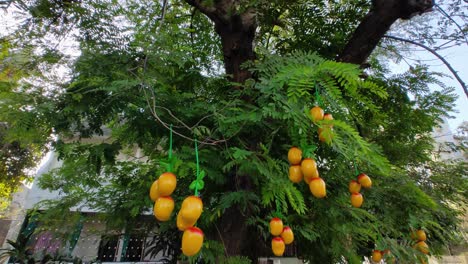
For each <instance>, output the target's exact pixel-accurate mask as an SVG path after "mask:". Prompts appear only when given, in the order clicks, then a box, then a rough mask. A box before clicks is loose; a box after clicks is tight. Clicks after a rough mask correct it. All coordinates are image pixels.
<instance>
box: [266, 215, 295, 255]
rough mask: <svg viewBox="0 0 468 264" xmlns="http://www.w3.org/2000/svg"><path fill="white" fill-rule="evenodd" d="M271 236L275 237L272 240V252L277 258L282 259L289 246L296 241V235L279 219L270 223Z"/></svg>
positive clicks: (274, 219)
mask: <svg viewBox="0 0 468 264" xmlns="http://www.w3.org/2000/svg"><path fill="white" fill-rule="evenodd" d="M270 234H272V235H273V236H274V238H273V239H272V240H271V250H272V251H273V254H274V255H275V256H278V257H281V256H283V254H284V250H285V249H286V246H285V245H289V244H291V243H292V242H293V241H294V233H293V231H292V229H291V228H290V227H289V226H284V227H283V221H282V220H281V219H279V218H277V217H275V218H272V219H271V221H270Z"/></svg>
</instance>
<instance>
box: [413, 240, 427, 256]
mask: <svg viewBox="0 0 468 264" xmlns="http://www.w3.org/2000/svg"><path fill="white" fill-rule="evenodd" d="M415 248H416V249H417V250H419V251H421V253H423V254H429V246H428V245H427V244H426V242H424V241H419V242H418V243H416V245H415Z"/></svg>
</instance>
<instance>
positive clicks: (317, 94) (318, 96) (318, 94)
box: [315, 84, 322, 106]
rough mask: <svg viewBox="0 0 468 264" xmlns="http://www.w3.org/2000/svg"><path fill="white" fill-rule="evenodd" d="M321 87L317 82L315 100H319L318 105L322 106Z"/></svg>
mask: <svg viewBox="0 0 468 264" xmlns="http://www.w3.org/2000/svg"><path fill="white" fill-rule="evenodd" d="M319 89H320V87H319V86H318V85H317V84H315V101H316V102H317V105H319V106H321V105H322V99H321V98H320V93H319Z"/></svg>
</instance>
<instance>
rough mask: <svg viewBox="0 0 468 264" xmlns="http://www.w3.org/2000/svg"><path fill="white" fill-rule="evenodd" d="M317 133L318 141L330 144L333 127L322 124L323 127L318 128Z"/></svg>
mask: <svg viewBox="0 0 468 264" xmlns="http://www.w3.org/2000/svg"><path fill="white" fill-rule="evenodd" d="M318 135H319V140H320V142H325V143H327V144H330V143H331V141H332V139H333V129H332V128H331V126H323V128H319V129H318Z"/></svg>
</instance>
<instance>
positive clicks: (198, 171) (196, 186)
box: [195, 139, 200, 196]
mask: <svg viewBox="0 0 468 264" xmlns="http://www.w3.org/2000/svg"><path fill="white" fill-rule="evenodd" d="M195 159H196V160H197V181H199V180H200V161H199V160H198V144H197V140H196V139H195ZM195 196H198V184H197V185H195Z"/></svg>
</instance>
